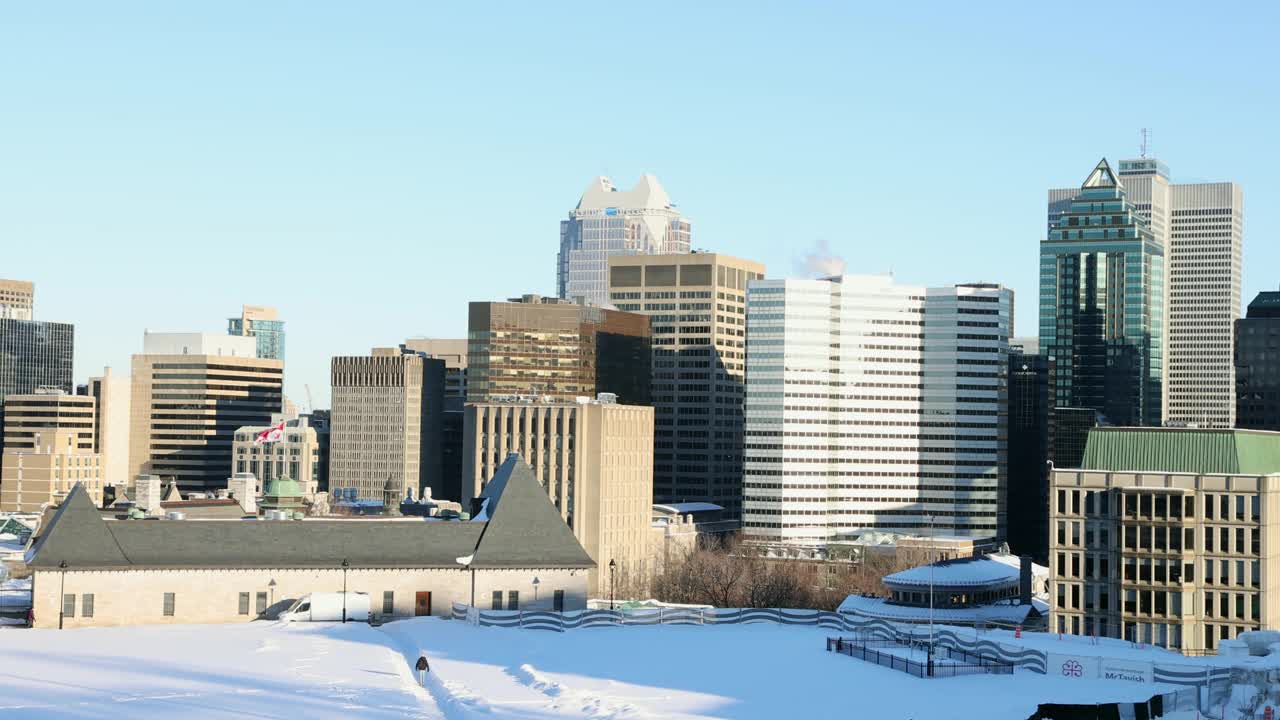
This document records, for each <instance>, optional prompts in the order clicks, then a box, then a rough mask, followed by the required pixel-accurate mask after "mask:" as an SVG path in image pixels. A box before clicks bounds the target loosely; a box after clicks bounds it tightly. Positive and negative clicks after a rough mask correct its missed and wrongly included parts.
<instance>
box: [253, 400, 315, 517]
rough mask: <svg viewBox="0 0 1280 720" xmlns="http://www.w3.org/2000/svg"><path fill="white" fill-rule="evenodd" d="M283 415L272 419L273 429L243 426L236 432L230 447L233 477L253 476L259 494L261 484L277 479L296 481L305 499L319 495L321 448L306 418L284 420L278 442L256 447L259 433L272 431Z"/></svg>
mask: <svg viewBox="0 0 1280 720" xmlns="http://www.w3.org/2000/svg"><path fill="white" fill-rule="evenodd" d="M282 418H283V416H282V415H279V414H277V415H273V416H272V418H271V422H272V423H273V424H272V425H246V426H245V427H242V428H239V429H237V430H236V434H235V440H234V442H233V445H232V453H233V458H234V460H233V463H234V464H233V465H232V468H231V471H232V473H244V472H247V473H253V475H254V476H255V477H257V478H258V488H257V489H258V490H261V489H262V486H263V483H266V482H267V481H268V480H274V479H276V478H282V477H287V478H290V479H292V480H295V481H296V482H297V483H298V485H299V486H300V487H301V489H302V492H303V495H305V496H306V497H307V498H312V497H315V494H316V492H318V491H319V479H320V478H319V475H320V445H319V442H318V441H317V437H316V431H315V429H313V428H312V427H311V425H310V422H309V418H307V417H306V416H303V417H300V418H297V419H296V420H286V421H285V423H284V436H283V437H282V438H281V439H280V440H279V441H277V442H268V443H257V442H255V438H257V436H258V433H260V432H262V431H263V430H266V429H267V428H269V427H274V426H275V424H279V423H280V421H281V420H282Z"/></svg>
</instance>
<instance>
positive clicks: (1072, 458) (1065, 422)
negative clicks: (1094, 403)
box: [1049, 407, 1106, 467]
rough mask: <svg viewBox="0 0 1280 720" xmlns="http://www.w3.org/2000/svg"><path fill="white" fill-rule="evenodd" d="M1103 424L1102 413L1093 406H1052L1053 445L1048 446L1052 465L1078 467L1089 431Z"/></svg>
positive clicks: (1082, 458)
mask: <svg viewBox="0 0 1280 720" xmlns="http://www.w3.org/2000/svg"><path fill="white" fill-rule="evenodd" d="M1105 424H1106V423H1105V421H1104V418H1103V417H1102V413H1100V412H1098V411H1097V410H1094V409H1093V408H1073V407H1056V408H1054V409H1053V445H1052V446H1051V447H1050V448H1049V459H1050V460H1052V461H1053V466H1054V467H1080V463H1081V462H1082V461H1083V460H1084V446H1085V443H1086V442H1088V441H1089V431H1091V430H1093V429H1094V428H1096V427H1102V426H1103V425H1105Z"/></svg>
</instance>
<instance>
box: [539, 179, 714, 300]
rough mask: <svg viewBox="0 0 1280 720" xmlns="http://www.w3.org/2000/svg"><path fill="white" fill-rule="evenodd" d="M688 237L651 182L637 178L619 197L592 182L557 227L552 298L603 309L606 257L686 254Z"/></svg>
mask: <svg viewBox="0 0 1280 720" xmlns="http://www.w3.org/2000/svg"><path fill="white" fill-rule="evenodd" d="M690 234H691V232H690V226H689V221H688V220H686V219H685V218H684V216H683V215H681V214H680V211H679V210H677V209H676V206H675V205H674V204H673V203H672V202H671V198H670V197H668V196H667V191H666V190H663V189H662V185H660V184H658V179H657V178H655V177H654V176H652V175H648V174H645V175H642V176H640V181H639V182H637V183H636V186H635V187H633V188H631V189H630V190H627V191H625V192H619V191H618V190H617V189H616V188H614V186H613V181H612V180H610V179H609V178H607V177H598V178H596V179H595V180H592V181H591V184H590V185H589V186H587V189H586V192H584V193H582V198H581V199H580V200H579V201H578V207H576V208H574V209H573V211H571V212H570V213H569V218H568V219H567V220H562V221H560V252H559V254H558V255H557V256H556V292H557V294H558V295H559V296H560V297H562V298H565V299H569V300H576V299H578V298H586V300H587V301H588V302H590V303H593V304H595V305H603V304H604V303H605V302H607V301H608V298H609V277H608V273H609V258H610V257H611V256H614V255H669V254H673V253H687V252H689V250H690V247H691V246H690V244H689V242H690V241H689V238H690Z"/></svg>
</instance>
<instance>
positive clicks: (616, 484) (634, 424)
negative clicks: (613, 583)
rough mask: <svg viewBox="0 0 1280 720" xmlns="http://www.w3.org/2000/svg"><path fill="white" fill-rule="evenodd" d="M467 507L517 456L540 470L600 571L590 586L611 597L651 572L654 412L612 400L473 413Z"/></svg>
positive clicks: (468, 422)
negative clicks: (612, 566) (612, 590)
mask: <svg viewBox="0 0 1280 720" xmlns="http://www.w3.org/2000/svg"><path fill="white" fill-rule="evenodd" d="M464 438H465V439H464V441H463V447H464V448H465V452H464V455H463V467H462V473H463V475H462V477H463V507H464V508H466V507H469V506H470V505H471V500H472V499H473V498H476V497H479V495H480V493H481V491H482V490H483V489H484V487H485V483H486V482H488V480H489V479H490V478H492V477H493V476H494V474H495V473H496V472H497V470H498V468H499V466H501V465H502V463H503V461H505V460H506V459H507V457H508V456H509V455H510V454H512V453H516V454H518V455H519V456H520V457H521V458H523V459H524V460H525V462H527V463H529V465H530V466H532V467H533V471H534V475H535V476H536V477H537V479H538V482H539V483H540V484H541V485H542V486H543V487H544V488H546V490H547V494H548V495H550V497H551V501H552V502H553V503H554V504H555V506H556V508H557V509H558V510H559V511H560V516H561V517H562V518H564V520H565V522H567V523H568V524H569V527H570V528H572V530H573V534H574V535H575V536H576V537H577V538H578V541H579V542H581V543H582V546H583V547H584V548H586V550H587V553H588V554H589V555H591V559H593V560H595V561H596V564H597V566H598V567H597V569H595V570H592V575H591V578H590V579H589V581H588V583H589V584H588V586H589V587H590V588H591V589H592V592H594V593H595V594H597V595H598V596H605V595H607V593H608V592H609V562H610V561H614V562H615V563H616V567H617V569H616V571H615V572H616V573H617V574H618V579H619V580H621V579H622V578H624V577H626V578H633V577H644V576H646V575H647V574H648V573H649V572H650V570H651V567H650V565H651V559H650V543H651V539H650V535H651V533H650V529H649V526H650V523H651V513H652V509H653V408H651V407H643V406H634V405H618V404H616V403H614V402H612V401H611V400H610V398H609V397H608V396H605V397H603V398H602V399H596V400H584V401H581V402H571V403H564V402H546V403H544V402H516V401H512V402H489V403H480V404H471V405H467V409H466V413H465V420H464Z"/></svg>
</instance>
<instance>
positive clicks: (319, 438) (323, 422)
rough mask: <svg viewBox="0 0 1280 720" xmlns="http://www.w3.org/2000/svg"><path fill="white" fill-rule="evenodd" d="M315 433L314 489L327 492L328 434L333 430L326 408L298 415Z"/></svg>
mask: <svg viewBox="0 0 1280 720" xmlns="http://www.w3.org/2000/svg"><path fill="white" fill-rule="evenodd" d="M299 417H300V418H305V419H306V421H307V425H309V426H310V427H311V429H312V430H314V431H315V433H316V490H317V492H329V436H330V433H331V432H332V430H333V423H332V420H331V415H330V412H329V411H328V410H312V411H311V412H309V413H307V414H305V415H301V416H299Z"/></svg>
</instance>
